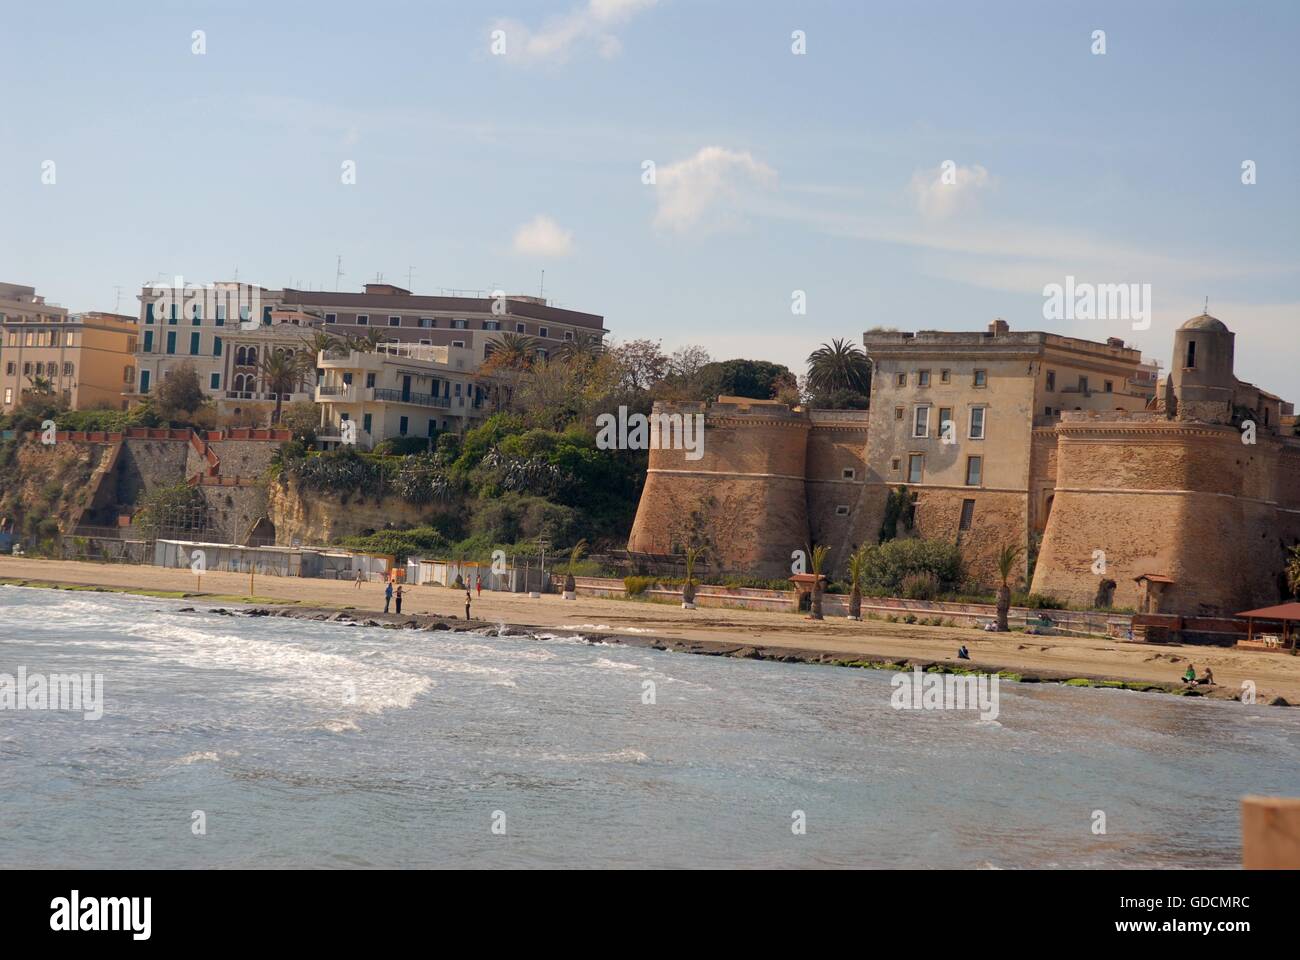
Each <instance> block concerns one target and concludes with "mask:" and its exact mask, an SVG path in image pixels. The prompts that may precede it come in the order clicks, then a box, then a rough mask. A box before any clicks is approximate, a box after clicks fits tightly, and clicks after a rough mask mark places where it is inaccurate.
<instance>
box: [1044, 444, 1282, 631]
mask: <svg viewBox="0 0 1300 960" xmlns="http://www.w3.org/2000/svg"><path fill="white" fill-rule="evenodd" d="M1059 436H1060V440H1059V451H1058V458H1059V459H1058V467H1059V473H1058V485H1057V490H1056V494H1055V500H1054V504H1053V508H1052V513H1051V516H1050V517H1049V519H1048V522H1047V529H1046V532H1045V534H1044V537H1043V544H1042V548H1041V550H1040V553H1039V559H1038V565H1037V570H1036V572H1035V576H1034V585H1033V589H1034V590H1035V592H1040V593H1048V594H1052V595H1054V596H1058V597H1061V598H1062V599H1065V600H1068V601H1070V602H1071V603H1091V602H1093V600H1094V599H1095V597H1096V594H1097V588H1098V586H1099V585H1100V582H1101V581H1102V580H1103V579H1110V580H1114V581H1115V583H1116V589H1115V594H1114V603H1115V605H1116V606H1125V607H1137V606H1138V604H1139V588H1138V584H1137V583H1136V582H1135V578H1136V577H1137V576H1138V575H1140V574H1143V573H1153V574H1162V575H1165V576H1168V577H1171V578H1172V579H1173V580H1174V584H1173V585H1172V586H1171V587H1169V588H1168V590H1167V592H1166V593H1165V598H1164V600H1163V602H1162V607H1161V609H1162V611H1167V612H1176V613H1186V614H1203V615H1213V614H1223V613H1235V612H1237V611H1239V610H1244V609H1247V608H1248V607H1250V606H1260V605H1263V604H1265V603H1269V602H1273V601H1275V600H1276V586H1275V582H1276V573H1275V571H1273V570H1272V569H1271V568H1272V567H1273V566H1274V565H1275V562H1274V558H1273V557H1272V553H1273V551H1261V550H1260V549H1259V547H1260V545H1261V544H1263V543H1265V542H1267V531H1268V530H1269V529H1270V528H1271V527H1273V525H1274V523H1275V520H1276V510H1275V509H1274V508H1273V507H1272V506H1271V505H1270V504H1269V503H1268V502H1266V501H1264V500H1253V499H1250V493H1248V492H1246V491H1256V492H1257V491H1258V489H1259V485H1260V481H1261V480H1262V479H1263V478H1265V477H1267V476H1269V475H1270V474H1271V473H1272V472H1273V471H1272V468H1271V466H1270V465H1269V464H1268V463H1267V462H1266V461H1267V460H1269V459H1271V458H1269V457H1268V456H1267V454H1266V453H1264V452H1262V451H1261V450H1260V448H1246V449H1244V448H1243V444H1242V443H1241V441H1240V436H1239V434H1238V433H1237V432H1236V431H1235V430H1233V429H1231V428H1220V427H1213V426H1209V425H1203V424H1195V425H1193V424H1183V423H1178V422H1164V423H1150V424H1146V425H1143V426H1142V427H1140V428H1133V429H1125V428H1123V427H1122V426H1119V425H1113V427H1112V428H1111V429H1107V428H1106V426H1105V425H1093V426H1088V427H1078V428H1072V427H1070V426H1067V425H1063V426H1062V427H1061V428H1060V430H1059ZM1251 474H1253V475H1254V476H1250V475H1251ZM1096 550H1101V551H1104V552H1105V563H1106V570H1105V573H1104V574H1097V573H1093V572H1092V568H1093V565H1094V556H1093V551H1096Z"/></svg>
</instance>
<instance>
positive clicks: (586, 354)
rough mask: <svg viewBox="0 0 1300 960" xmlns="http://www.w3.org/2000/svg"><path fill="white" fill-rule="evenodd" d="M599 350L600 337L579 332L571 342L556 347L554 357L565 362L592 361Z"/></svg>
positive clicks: (600, 344) (600, 345)
mask: <svg viewBox="0 0 1300 960" xmlns="http://www.w3.org/2000/svg"><path fill="white" fill-rule="evenodd" d="M516 336H518V334H516ZM601 348H602V343H601V340H600V337H597V336H593V335H592V334H590V333H583V332H581V331H579V332H578V333H577V334H576V335H575V336H574V338H573V339H572V340H566V341H564V343H562V344H560V345H559V346H558V347H556V349H555V355H556V356H557V357H558V358H560V359H561V360H567V361H574V360H594V359H596V357H598V356H599V355H600V351H601Z"/></svg>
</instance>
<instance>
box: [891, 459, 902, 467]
mask: <svg viewBox="0 0 1300 960" xmlns="http://www.w3.org/2000/svg"><path fill="white" fill-rule="evenodd" d="M900 466H902V461H901V460H900V459H899V458H898V457H894V459H893V460H891V461H889V469H891V470H897V469H898V468H899V467H900Z"/></svg>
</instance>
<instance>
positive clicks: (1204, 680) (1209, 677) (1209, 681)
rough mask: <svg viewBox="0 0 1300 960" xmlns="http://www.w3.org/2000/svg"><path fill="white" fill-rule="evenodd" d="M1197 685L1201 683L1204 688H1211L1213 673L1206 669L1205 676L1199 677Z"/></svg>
mask: <svg viewBox="0 0 1300 960" xmlns="http://www.w3.org/2000/svg"><path fill="white" fill-rule="evenodd" d="M1197 683H1203V684H1205V685H1206V686H1209V687H1213V686H1214V685H1215V683H1214V672H1213V671H1212V670H1211V669H1210V668H1209V667H1206V668H1205V676H1203V677H1201V679H1200V680H1198V681H1197Z"/></svg>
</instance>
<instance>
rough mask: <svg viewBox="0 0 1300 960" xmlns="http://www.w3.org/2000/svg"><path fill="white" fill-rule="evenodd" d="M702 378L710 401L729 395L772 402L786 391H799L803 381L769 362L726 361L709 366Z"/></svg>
mask: <svg viewBox="0 0 1300 960" xmlns="http://www.w3.org/2000/svg"><path fill="white" fill-rule="evenodd" d="M699 379H700V385H701V389H702V390H703V391H704V392H705V396H707V397H710V398H717V397H719V396H728V397H748V398H750V399H753V400H771V399H772V398H773V397H775V396H776V395H777V394H778V393H780V392H781V391H782V390H786V389H795V390H797V389H798V388H799V382H798V381H797V380H796V379H795V375H794V374H793V373H791V372H790V369H789V368H788V367H786V366H784V365H782V364H779V363H768V362H767V361H766V360H724V361H722V362H721V363H710V364H706V365H705V366H704V367H702V368H701V369H700V372H699Z"/></svg>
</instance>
